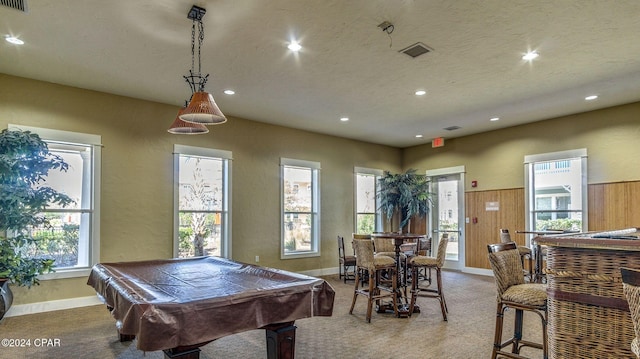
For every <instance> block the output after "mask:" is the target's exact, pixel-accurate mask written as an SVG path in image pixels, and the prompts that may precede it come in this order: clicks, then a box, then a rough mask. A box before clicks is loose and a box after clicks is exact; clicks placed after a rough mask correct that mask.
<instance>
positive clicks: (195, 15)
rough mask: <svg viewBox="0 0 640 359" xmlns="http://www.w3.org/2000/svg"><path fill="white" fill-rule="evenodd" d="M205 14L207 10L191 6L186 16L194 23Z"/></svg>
mask: <svg viewBox="0 0 640 359" xmlns="http://www.w3.org/2000/svg"><path fill="white" fill-rule="evenodd" d="M206 12H207V9H205V8H203V7H200V6H196V5H193V6H191V10H189V13H188V14H187V18H188V19H190V20H194V21H200V20H202V18H203V17H204V14H205V13H206Z"/></svg>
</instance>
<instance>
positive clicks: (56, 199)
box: [0, 129, 73, 287]
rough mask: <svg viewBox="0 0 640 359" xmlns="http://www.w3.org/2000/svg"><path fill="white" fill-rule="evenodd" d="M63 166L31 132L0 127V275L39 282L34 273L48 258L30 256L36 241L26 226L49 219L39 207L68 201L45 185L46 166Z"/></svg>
mask: <svg viewBox="0 0 640 359" xmlns="http://www.w3.org/2000/svg"><path fill="white" fill-rule="evenodd" d="M68 168H69V165H68V164H67V163H66V162H65V161H64V160H63V159H62V157H60V156H57V155H55V154H52V153H51V152H49V148H48V146H47V143H46V142H44V141H43V140H42V139H41V138H40V137H39V136H38V135H37V134H35V133H31V132H30V131H14V130H11V131H9V130H7V129H5V130H3V131H2V132H1V133H0V278H8V279H10V280H11V281H12V282H13V283H15V284H17V285H20V286H27V287H31V286H32V285H34V284H39V281H38V275H39V274H43V273H47V272H51V271H52V270H53V264H54V261H53V260H51V259H44V258H33V257H30V256H28V255H27V249H28V248H29V247H30V246H34V245H37V239H34V238H33V237H32V236H31V233H30V232H31V231H30V229H31V228H35V227H38V226H48V224H49V222H48V220H47V218H46V217H45V216H44V214H43V212H44V210H45V208H46V207H47V206H49V205H59V206H61V207H66V206H67V205H68V204H70V203H72V202H73V200H72V199H71V198H69V197H68V196H66V195H65V194H62V193H59V192H58V191H56V190H54V189H53V188H51V187H49V186H47V185H46V176H47V174H48V173H49V171H50V170H59V171H67V169H68Z"/></svg>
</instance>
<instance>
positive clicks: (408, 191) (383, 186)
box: [378, 168, 431, 231]
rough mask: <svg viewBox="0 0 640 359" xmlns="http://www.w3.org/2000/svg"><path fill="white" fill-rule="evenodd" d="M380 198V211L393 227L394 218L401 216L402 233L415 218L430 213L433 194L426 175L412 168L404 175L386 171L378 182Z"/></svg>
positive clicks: (400, 229)
mask: <svg viewBox="0 0 640 359" xmlns="http://www.w3.org/2000/svg"><path fill="white" fill-rule="evenodd" d="M378 196H379V197H378V198H379V201H380V210H381V211H382V213H383V214H384V215H385V216H386V218H387V221H388V222H389V228H390V227H391V220H392V219H393V216H394V215H396V214H398V215H399V216H400V228H398V230H399V231H402V229H403V228H405V227H406V226H407V225H408V224H409V223H410V221H411V218H413V217H414V216H416V215H417V216H425V215H426V214H427V213H429V206H430V202H431V193H430V192H429V182H428V180H427V176H426V175H420V174H417V173H416V170H415V169H413V168H411V169H408V170H407V171H406V172H404V173H391V172H389V171H384V173H383V175H382V177H380V179H379V180H378Z"/></svg>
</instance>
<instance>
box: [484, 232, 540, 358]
mask: <svg viewBox="0 0 640 359" xmlns="http://www.w3.org/2000/svg"><path fill="white" fill-rule="evenodd" d="M487 249H488V250H489V262H490V263H491V269H492V270H493V275H494V277H495V281H496V287H497V289H498V297H497V301H498V306H497V310H496V332H495V337H494V341H493V352H492V354H491V358H492V359H495V358H496V357H497V356H498V354H500V356H502V357H507V358H515V359H522V358H525V357H523V356H521V355H520V349H521V348H522V347H532V348H538V349H542V353H543V357H544V359H547V358H548V346H547V318H548V317H547V289H546V285H545V284H540V283H525V281H524V277H523V276H522V275H521V273H522V262H521V257H520V253H519V252H518V249H517V246H516V244H515V243H514V242H509V243H498V244H489V245H488V246H487ZM507 308H512V309H514V310H515V323H514V329H513V337H512V338H511V339H509V340H507V341H505V342H503V341H502V328H503V322H504V312H505V311H506V310H507ZM524 311H528V312H532V313H535V314H536V315H538V316H539V317H540V320H541V321H542V343H535V342H532V341H528V340H523V339H522V334H523V333H522V321H523V317H524ZM508 346H511V352H508V351H505V350H503V349H504V348H505V347H508Z"/></svg>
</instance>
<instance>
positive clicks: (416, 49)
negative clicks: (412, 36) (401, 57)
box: [398, 42, 433, 58]
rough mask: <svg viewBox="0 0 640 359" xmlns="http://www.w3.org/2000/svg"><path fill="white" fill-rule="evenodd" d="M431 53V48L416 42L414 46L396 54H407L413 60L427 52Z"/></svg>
mask: <svg viewBox="0 0 640 359" xmlns="http://www.w3.org/2000/svg"><path fill="white" fill-rule="evenodd" d="M431 51H433V49H432V48H430V47H429V46H427V45H425V44H423V43H421V42H416V43H415V44H413V45H411V46H409V47H405V48H404V49H402V50H400V51H398V52H402V53H404V54H407V55H409V56H411V57H413V58H416V57H418V56H420V55H424V54H426V53H428V52H431Z"/></svg>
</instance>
